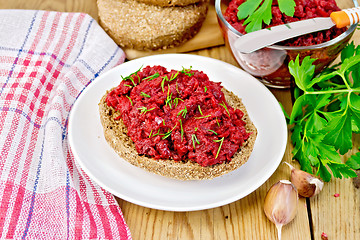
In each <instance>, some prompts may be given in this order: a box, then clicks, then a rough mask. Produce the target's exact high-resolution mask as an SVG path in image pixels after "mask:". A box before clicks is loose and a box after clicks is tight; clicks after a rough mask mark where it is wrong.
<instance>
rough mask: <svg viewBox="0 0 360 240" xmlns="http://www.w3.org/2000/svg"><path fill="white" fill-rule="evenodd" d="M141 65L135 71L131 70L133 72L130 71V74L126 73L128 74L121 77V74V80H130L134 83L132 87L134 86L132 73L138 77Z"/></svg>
mask: <svg viewBox="0 0 360 240" xmlns="http://www.w3.org/2000/svg"><path fill="white" fill-rule="evenodd" d="M142 67H143V66H142V65H141V67H140V68H139V69H138V70H136V71H135V72H133V73H130V75H128V76H126V77H123V76H121V75H120V76H121V78H122V80H123V81H124V80H130V81H131V82H132V84H133V85H134V87H135V86H136V84H135V82H134V78H133V77H132V75H134V74H135V75H136V76H137V77H138V78H139V76H138V72H139V71H140V70H141V69H142Z"/></svg>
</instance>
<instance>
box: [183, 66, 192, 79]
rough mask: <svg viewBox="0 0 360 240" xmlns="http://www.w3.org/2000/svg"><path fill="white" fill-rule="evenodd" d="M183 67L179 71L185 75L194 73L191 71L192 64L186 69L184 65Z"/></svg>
mask: <svg viewBox="0 0 360 240" xmlns="http://www.w3.org/2000/svg"><path fill="white" fill-rule="evenodd" d="M182 68H183V69H182V70H181V71H180V72H181V73H183V74H185V75H186V76H188V77H191V76H192V75H194V73H191V72H190V71H191V69H192V66H190V68H188V69H186V68H184V67H182Z"/></svg>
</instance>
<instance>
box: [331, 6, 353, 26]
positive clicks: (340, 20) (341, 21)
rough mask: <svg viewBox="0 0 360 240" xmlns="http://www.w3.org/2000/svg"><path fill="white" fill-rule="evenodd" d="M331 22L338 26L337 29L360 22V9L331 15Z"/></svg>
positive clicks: (350, 9) (346, 10)
mask: <svg viewBox="0 0 360 240" xmlns="http://www.w3.org/2000/svg"><path fill="white" fill-rule="evenodd" d="M330 18H331V20H332V21H333V22H334V23H335V24H336V27H337V28H342V27H346V26H348V25H352V24H355V23H359V22H360V7H356V8H349V9H345V10H342V11H338V12H332V13H331V14H330Z"/></svg>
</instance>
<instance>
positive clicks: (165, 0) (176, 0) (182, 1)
mask: <svg viewBox="0 0 360 240" xmlns="http://www.w3.org/2000/svg"><path fill="white" fill-rule="evenodd" d="M137 1H138V2H142V3H146V4H151V5H157V6H160V7H174V6H187V5H190V4H194V3H198V2H201V1H202V0H137Z"/></svg>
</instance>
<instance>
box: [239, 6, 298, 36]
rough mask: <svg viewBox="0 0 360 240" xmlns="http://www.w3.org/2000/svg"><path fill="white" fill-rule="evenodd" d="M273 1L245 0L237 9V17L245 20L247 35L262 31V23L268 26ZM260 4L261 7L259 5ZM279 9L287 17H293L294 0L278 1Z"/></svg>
mask: <svg viewBox="0 0 360 240" xmlns="http://www.w3.org/2000/svg"><path fill="white" fill-rule="evenodd" d="M272 2H273V0H247V1H245V2H244V3H242V4H241V5H240V6H239V7H238V13H237V17H238V19H239V20H241V19H245V18H246V19H245V21H244V25H247V26H246V28H245V31H246V32H247V33H249V32H254V31H257V30H260V29H262V25H263V22H264V23H265V24H266V25H269V24H270V22H271V19H272V13H271V5H272ZM260 4H261V5H260ZM278 5H279V9H280V11H281V12H282V13H284V14H286V15H287V16H290V17H292V16H294V12H295V6H296V4H295V1H294V0H278Z"/></svg>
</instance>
